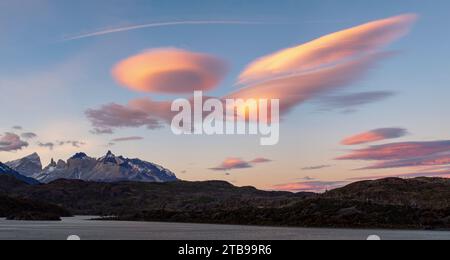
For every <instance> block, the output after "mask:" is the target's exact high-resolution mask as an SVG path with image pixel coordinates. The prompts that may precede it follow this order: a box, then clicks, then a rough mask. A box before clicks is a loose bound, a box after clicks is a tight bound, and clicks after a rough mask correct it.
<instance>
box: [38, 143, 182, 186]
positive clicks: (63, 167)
mask: <svg viewBox="0 0 450 260" xmlns="http://www.w3.org/2000/svg"><path fill="white" fill-rule="evenodd" d="M34 177H35V178H36V179H37V180H39V181H41V182H44V183H48V182H52V181H55V180H58V179H76V180H84V181H93V182H120V181H137V182H169V181H176V180H178V179H177V177H176V175H175V174H174V173H173V172H171V171H170V170H168V169H165V168H164V167H162V166H159V165H156V164H153V163H150V162H146V161H142V160H140V159H127V158H125V157H123V156H116V155H114V154H113V153H112V152H111V151H108V153H107V154H106V155H105V156H103V157H101V158H99V159H95V158H92V157H89V156H88V155H86V154H85V153H77V154H76V155H74V156H72V157H71V158H70V159H69V160H68V161H67V163H65V162H64V161H61V160H60V161H58V163H57V164H56V167H55V166H52V167H47V168H46V169H44V170H43V171H42V172H41V173H40V174H38V175H35V176H34Z"/></svg>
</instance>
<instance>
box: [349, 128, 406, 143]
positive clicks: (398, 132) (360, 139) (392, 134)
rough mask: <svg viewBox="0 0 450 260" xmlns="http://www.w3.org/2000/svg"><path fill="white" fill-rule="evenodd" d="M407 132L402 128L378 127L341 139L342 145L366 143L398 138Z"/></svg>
mask: <svg viewBox="0 0 450 260" xmlns="http://www.w3.org/2000/svg"><path fill="white" fill-rule="evenodd" d="M407 134H408V131H407V130H406V129H404V128H379V129H374V130H371V131H368V132H365V133H361V134H357V135H354V136H350V137H348V138H345V139H344V140H342V142H341V144H343V145H357V144H367V143H373V142H376V141H382V140H387V139H395V138H400V137H403V136H405V135H407Z"/></svg>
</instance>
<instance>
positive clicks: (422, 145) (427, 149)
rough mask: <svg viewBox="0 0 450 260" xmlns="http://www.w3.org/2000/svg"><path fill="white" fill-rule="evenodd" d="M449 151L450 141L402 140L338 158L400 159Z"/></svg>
mask: <svg viewBox="0 0 450 260" xmlns="http://www.w3.org/2000/svg"><path fill="white" fill-rule="evenodd" d="M442 152H450V141H432V142H404V143H391V144H385V145H376V146H371V147H369V148H365V149H359V150H353V151H352V152H351V153H350V154H348V155H344V156H341V157H338V158H337V159H338V160H367V161H370V160H380V161H386V160H402V159H411V158H417V157H423V156H429V155H432V154H437V153H442Z"/></svg>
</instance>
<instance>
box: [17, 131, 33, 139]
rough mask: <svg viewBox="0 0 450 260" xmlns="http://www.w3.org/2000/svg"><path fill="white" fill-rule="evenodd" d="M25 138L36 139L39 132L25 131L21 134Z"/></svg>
mask: <svg viewBox="0 0 450 260" xmlns="http://www.w3.org/2000/svg"><path fill="white" fill-rule="evenodd" d="M20 136H21V137H22V138H23V139H34V138H36V137H37V134H35V133H32V132H27V133H23V134H21V135H20Z"/></svg>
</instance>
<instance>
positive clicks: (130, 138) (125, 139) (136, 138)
mask: <svg viewBox="0 0 450 260" xmlns="http://www.w3.org/2000/svg"><path fill="white" fill-rule="evenodd" d="M140 140H144V137H140V136H130V137H121V138H116V139H113V140H111V142H129V141H140Z"/></svg>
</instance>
